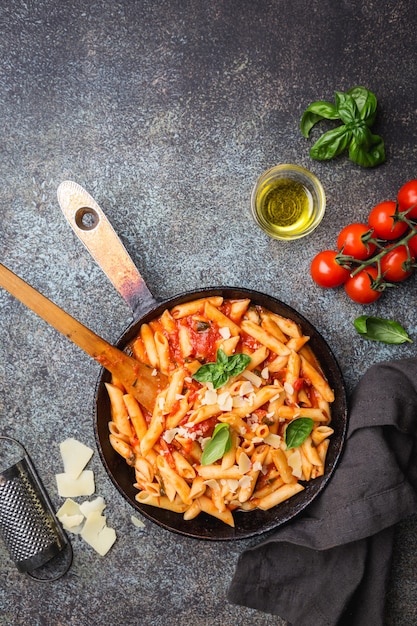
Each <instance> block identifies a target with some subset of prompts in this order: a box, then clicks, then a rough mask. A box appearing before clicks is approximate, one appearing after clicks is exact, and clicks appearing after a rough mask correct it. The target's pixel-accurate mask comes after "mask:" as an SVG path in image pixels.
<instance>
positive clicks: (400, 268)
mask: <svg viewBox="0 0 417 626" xmlns="http://www.w3.org/2000/svg"><path fill="white" fill-rule="evenodd" d="M413 261H414V259H413V258H410V254H409V252H408V250H407V247H406V246H398V247H397V248H393V249H392V250H391V251H390V252H388V253H387V254H386V255H385V256H383V257H382V259H381V271H382V274H383V276H384V280H387V281H390V282H393V283H398V282H400V281H402V280H405V279H406V278H408V277H409V276H411V274H412V273H413V271H414V269H413V268H410V267H409V268H408V269H407V265H409V263H410V262H413Z"/></svg>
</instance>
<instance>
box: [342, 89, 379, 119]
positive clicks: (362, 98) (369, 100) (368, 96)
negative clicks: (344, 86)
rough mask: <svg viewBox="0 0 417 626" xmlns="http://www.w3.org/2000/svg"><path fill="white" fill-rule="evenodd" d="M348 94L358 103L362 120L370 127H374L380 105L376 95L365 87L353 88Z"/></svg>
mask: <svg viewBox="0 0 417 626" xmlns="http://www.w3.org/2000/svg"><path fill="white" fill-rule="evenodd" d="M348 94H349V95H350V96H352V98H353V99H354V100H355V102H356V106H357V107H358V112H359V117H360V119H361V120H364V121H366V124H367V125H368V126H372V124H373V123H374V122H375V117H376V108H377V104H378V102H377V99H376V97H375V95H374V94H373V93H372V91H369V89H366V88H365V87H353V88H352V89H349V91H348Z"/></svg>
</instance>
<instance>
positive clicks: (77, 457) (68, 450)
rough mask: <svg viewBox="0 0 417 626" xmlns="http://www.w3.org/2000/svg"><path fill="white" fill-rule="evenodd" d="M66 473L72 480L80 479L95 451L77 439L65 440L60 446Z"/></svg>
mask: <svg viewBox="0 0 417 626" xmlns="http://www.w3.org/2000/svg"><path fill="white" fill-rule="evenodd" d="M59 450H60V452H61V457H62V461H63V463H64V472H65V473H66V474H69V475H70V476H71V477H72V478H78V477H79V475H80V474H81V472H82V471H83V469H84V468H85V466H86V465H87V463H88V461H89V460H90V459H91V457H92V456H93V450H92V449H91V448H89V447H88V446H85V445H84V444H83V443H81V442H80V441H77V440H76V439H72V438H69V439H65V441H63V442H62V443H60V444H59Z"/></svg>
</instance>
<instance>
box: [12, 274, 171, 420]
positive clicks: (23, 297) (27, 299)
mask: <svg viewBox="0 0 417 626" xmlns="http://www.w3.org/2000/svg"><path fill="white" fill-rule="evenodd" d="M0 287H3V288H4V289H6V291H8V292H9V293H10V294H12V295H13V296H14V297H15V298H17V299H18V300H20V302H22V303H23V304H24V305H25V306H27V307H28V308H29V309H31V310H32V311H33V312H34V313H36V314H37V315H39V316H40V317H41V318H42V319H43V320H45V321H46V322H48V324H50V325H51V326H53V328H55V329H56V330H57V331H59V332H60V333H62V334H63V335H65V336H66V337H67V338H68V339H70V340H71V341H72V342H73V343H75V344H76V345H77V346H78V347H79V348H81V349H82V350H84V352H86V353H87V354H89V355H90V356H91V357H92V358H93V359H95V360H96V361H98V362H99V363H100V364H101V365H102V366H103V367H104V368H105V369H107V370H108V371H109V372H111V373H112V374H114V376H116V377H117V378H118V379H119V380H121V381H122V382H123V384H124V386H125V387H126V390H127V391H128V393H131V394H132V395H133V396H134V397H135V398H136V399H137V400H138V402H140V403H141V404H142V405H143V406H144V407H145V408H146V409H148V410H150V411H152V410H153V408H154V405H155V398H156V395H157V393H158V392H159V391H160V390H161V389H163V388H164V387H165V386H166V384H167V379H166V377H165V376H164V375H163V374H161V373H158V374H157V375H155V373H154V371H153V370H152V368H150V367H148V366H147V365H144V364H143V363H140V362H139V361H136V359H134V358H132V357H130V356H129V355H127V354H126V353H125V352H123V351H122V350H119V349H118V348H116V347H114V346H112V345H111V344H110V343H108V342H107V341H106V340H105V339H102V338H101V337H99V336H98V335H96V334H95V333H94V332H93V331H92V330H90V329H89V328H87V327H86V326H84V325H83V324H81V322H79V321H78V320H76V319H75V318H73V317H72V316H71V315H69V313H66V312H65V311H63V310H62V309H61V308H60V307H59V306H57V305H56V304H54V303H53V302H51V300H48V298H46V297H45V296H43V295H42V294H41V293H39V291H37V290H36V289H34V288H33V287H31V286H30V285H29V284H28V283H26V282H25V281H24V280H22V279H21V278H19V277H18V276H16V274H14V273H13V272H12V271H11V270H9V269H8V268H7V267H5V266H4V265H3V264H1V263H0Z"/></svg>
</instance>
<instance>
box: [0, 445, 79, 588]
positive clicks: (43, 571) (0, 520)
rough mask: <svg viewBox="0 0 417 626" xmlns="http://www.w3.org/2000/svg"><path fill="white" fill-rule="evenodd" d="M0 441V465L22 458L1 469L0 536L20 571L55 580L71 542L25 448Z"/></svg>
mask: <svg viewBox="0 0 417 626" xmlns="http://www.w3.org/2000/svg"><path fill="white" fill-rule="evenodd" d="M0 444H1V446H2V448H1V449H0V459H1V461H0V462H1V464H2V465H3V462H5V461H6V462H7V461H9V462H10V459H11V458H13V459H16V458H18V457H21V458H19V460H17V461H16V462H14V464H13V465H11V466H10V467H8V468H7V469H5V470H4V471H1V470H0V536H1V537H2V538H3V540H4V542H5V544H6V546H7V548H8V550H9V553H10V556H11V558H12V560H13V561H14V562H15V564H16V567H17V569H18V570H19V571H20V572H25V573H26V574H27V575H29V576H30V577H31V578H35V579H36V580H40V581H51V580H56V579H58V578H60V577H61V576H63V575H64V574H65V573H66V571H67V570H68V569H69V567H70V565H71V562H72V547H71V544H70V542H69V541H68V539H67V536H66V535H65V533H64V531H63V529H62V527H61V525H60V523H59V521H58V519H57V517H56V515H55V513H54V510H53V508H52V504H51V502H50V499H49V497H48V494H47V492H46V490H45V488H44V486H43V485H42V482H41V480H40V478H39V476H38V474H37V472H36V469H35V467H34V465H33V463H32V461H31V459H30V457H29V455H28V453H27V452H26V450H25V448H24V447H23V446H22V444H21V443H19V442H18V441H17V440H15V439H12V438H11V437H5V436H2V435H0ZM17 451H18V455H17V456H16V453H17Z"/></svg>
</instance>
